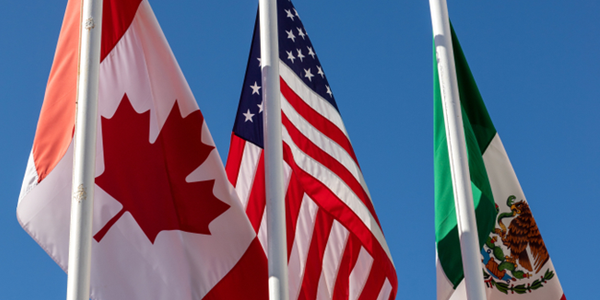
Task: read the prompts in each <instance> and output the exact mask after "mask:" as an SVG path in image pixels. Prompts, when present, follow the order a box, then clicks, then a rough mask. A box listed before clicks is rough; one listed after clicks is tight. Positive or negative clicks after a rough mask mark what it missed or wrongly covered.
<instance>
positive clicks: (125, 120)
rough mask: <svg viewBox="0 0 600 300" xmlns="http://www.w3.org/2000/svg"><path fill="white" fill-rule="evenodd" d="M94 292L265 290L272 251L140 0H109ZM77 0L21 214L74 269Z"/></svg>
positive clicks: (191, 294)
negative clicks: (71, 227)
mask: <svg viewBox="0 0 600 300" xmlns="http://www.w3.org/2000/svg"><path fill="white" fill-rule="evenodd" d="M103 5H104V8H103V21H102V46H101V47H102V48H101V60H100V75H99V95H98V114H99V115H98V132H97V143H96V153H97V154H96V174H95V176H96V187H95V192H94V193H95V194H94V198H95V203H94V218H93V235H94V239H93V241H92V244H93V245H92V275H91V295H90V297H91V298H92V299H111V300H112V299H127V300H132V299H222V298H227V299H241V298H244V299H253V298H256V299H265V298H266V297H267V270H266V263H265V262H266V257H265V255H264V253H263V251H262V248H261V246H260V243H259V242H258V239H257V238H256V233H255V231H254V230H253V228H252V226H251V224H250V222H249V221H248V218H247V217H246V214H245V212H244V210H243V208H242V207H241V205H240V202H239V201H238V200H237V194H236V192H235V191H234V190H233V188H232V187H231V185H230V184H229V182H228V180H227V177H226V175H225V170H224V168H223V165H222V162H221V159H220V157H219V154H218V152H217V151H216V149H215V146H214V142H213V140H212V137H211V135H210V133H209V131H208V128H207V126H206V123H205V122H204V118H203V116H202V114H201V112H200V110H199V109H198V105H197V104H196V101H195V99H194V96H193V95H192V92H191V90H190V88H189V86H188V84H187V82H186V80H185V78H184V76H183V74H182V72H181V70H180V68H179V66H178V64H177V61H176V60H175V57H174V56H173V53H172V52H171V49H170V47H169V45H168V43H167V40H166V39H165V36H164V35H163V33H162V30H161V29H160V26H159V24H158V22H157V20H156V18H155V16H154V13H153V12H152V9H151V8H150V5H149V3H148V1H146V0H144V1H141V0H120V1H119V0H104V4H103ZM79 24H80V1H78V0H70V1H69V2H68V5H67V10H66V13H65V18H64V21H63V27H62V29H61V33H60V37H59V41H58V45H57V50H56V54H55V58H54V63H53V66H52V70H51V73H50V78H49V80H48V86H47V89H46V95H45V99H44V104H43V107H42V111H41V113H40V119H39V123H38V128H37V132H36V136H35V139H34V143H33V148H32V152H31V155H30V157H29V162H28V165H27V170H26V174H25V178H24V181H23V187H22V189H21V195H20V196H19V203H18V207H17V216H18V219H19V222H20V223H21V225H22V226H23V228H24V229H25V230H26V231H27V232H28V233H29V234H30V235H31V236H32V237H33V238H34V239H35V240H36V241H37V242H38V243H39V244H40V246H41V247H42V248H44V250H46V252H47V253H48V254H49V255H50V256H51V257H52V259H54V260H55V261H56V262H57V263H58V264H59V265H60V267H61V268H63V269H64V270H67V262H68V241H69V219H70V217H69V216H70V204H71V200H70V199H71V177H72V175H71V172H72V164H73V156H72V147H73V130H74V122H75V98H76V88H77V87H76V84H77V77H76V75H77V59H78V46H79V41H78V38H79Z"/></svg>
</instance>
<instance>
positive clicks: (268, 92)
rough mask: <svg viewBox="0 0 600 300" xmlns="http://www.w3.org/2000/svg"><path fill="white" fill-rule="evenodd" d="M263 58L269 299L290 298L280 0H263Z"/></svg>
mask: <svg viewBox="0 0 600 300" xmlns="http://www.w3.org/2000/svg"><path fill="white" fill-rule="evenodd" d="M259 18H260V49H261V50H260V57H261V59H260V62H261V68H262V87H263V89H262V90H263V95H262V99H263V103H264V104H265V107H266V109H265V111H264V118H263V129H264V142H265V143H264V147H265V185H266V197H267V236H268V247H267V248H268V251H267V252H268V257H269V299H270V300H287V299H288V272H287V269H288V268H287V240H286V223H285V202H284V201H285V193H284V183H283V144H282V140H281V103H280V102H279V94H280V90H279V39H278V37H277V1H276V0H260V1H259Z"/></svg>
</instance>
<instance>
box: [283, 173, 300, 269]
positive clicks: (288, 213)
mask: <svg viewBox="0 0 600 300" xmlns="http://www.w3.org/2000/svg"><path fill="white" fill-rule="evenodd" d="M302 197H304V190H302V186H301V185H300V182H299V181H298V180H297V179H296V175H295V174H294V173H292V175H291V177H290V183H289V185H288V189H287V194H286V196H285V222H286V229H287V237H286V238H287V250H288V251H287V254H288V261H289V258H290V255H291V253H292V245H293V244H294V239H295V238H296V225H297V223H298V215H299V214H300V206H301V205H302Z"/></svg>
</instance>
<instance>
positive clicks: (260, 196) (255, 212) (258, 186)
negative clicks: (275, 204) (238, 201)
mask: <svg viewBox="0 0 600 300" xmlns="http://www.w3.org/2000/svg"><path fill="white" fill-rule="evenodd" d="M264 158H265V156H264V152H262V151H261V153H260V159H259V160H258V165H257V167H256V173H255V174H254V182H253V183H252V190H251V191H250V196H249V198H248V206H247V207H246V215H248V218H249V219H250V223H252V227H254V231H255V232H258V229H259V228H260V222H261V221H262V217H263V214H264V212H265V205H266V201H267V200H266V199H267V198H266V194H265V159H264ZM249 176H250V174H249Z"/></svg>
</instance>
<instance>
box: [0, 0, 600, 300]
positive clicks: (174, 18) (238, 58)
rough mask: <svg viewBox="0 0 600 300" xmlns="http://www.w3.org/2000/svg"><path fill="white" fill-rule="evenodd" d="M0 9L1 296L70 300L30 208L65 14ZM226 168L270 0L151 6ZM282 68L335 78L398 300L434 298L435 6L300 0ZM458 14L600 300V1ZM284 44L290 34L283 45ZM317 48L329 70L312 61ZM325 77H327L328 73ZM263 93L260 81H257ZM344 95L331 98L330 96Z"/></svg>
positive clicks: (574, 268)
mask: <svg viewBox="0 0 600 300" xmlns="http://www.w3.org/2000/svg"><path fill="white" fill-rule="evenodd" d="M66 3H67V1H66V0H60V1H39V0H33V1H4V2H3V3H2V9H1V10H0V41H1V42H0V43H1V44H0V56H1V59H0V105H1V108H0V120H1V122H2V124H1V126H0V137H1V140H2V143H1V145H2V146H0V185H1V190H2V191H3V193H2V200H1V201H0V203H1V204H0V205H1V206H0V237H1V238H2V239H1V241H2V242H1V244H0V270H1V271H0V299H7V300H12V299H18V300H21V299H49V300H55V299H65V298H66V286H67V276H66V274H65V273H64V272H63V271H62V270H61V269H60V268H59V267H58V266H57V265H56V264H55V263H54V262H53V261H52V259H50V257H49V256H48V255H47V254H46V253H45V252H44V251H43V249H42V248H41V247H39V246H38V245H37V244H36V243H35V241H34V240H33V239H32V238H31V237H30V236H28V235H27V233H25V231H24V230H23V229H22V228H21V227H20V225H19V223H18V222H17V219H16V216H15V215H16V205H17V200H18V196H19V192H20V189H21V182H22V179H23V175H24V173H25V166H26V164H27V159H28V157H29V153H30V151H31V146H32V143H33V137H34V134H35V129H36V126H37V118H38V116H39V112H40V109H41V105H42V101H43V97H44V91H45V87H46V83H47V80H48V75H49V72H50V67H51V65H52V60H53V57H54V50H55V47H56V42H57V39H58V35H59V32H60V28H61V24H62V19H63V15H64V11H65V7H66ZM150 4H151V5H152V7H153V10H154V12H155V14H156V16H157V18H158V21H159V23H160V24H161V26H162V28H163V31H164V33H165V36H166V38H167V40H168V41H169V43H170V45H171V48H172V50H173V52H174V54H175V57H176V58H177V60H178V62H179V65H180V66H181V68H182V70H183V73H184V75H185V77H186V79H187V81H188V83H189V84H190V87H191V89H192V91H193V92H194V95H195V96H196V99H197V101H198V104H199V106H200V109H201V110H202V113H203V115H204V117H205V119H206V122H207V124H208V128H209V129H210V131H211V133H212V136H213V139H214V140H215V143H216V145H217V149H218V151H219V153H220V155H221V158H222V159H223V160H224V161H225V159H226V158H227V152H228V149H229V141H230V137H231V131H232V127H233V122H234V120H235V119H236V117H238V116H236V111H237V107H238V103H239V99H240V92H241V91H242V88H246V89H248V88H250V90H251V92H252V94H253V96H254V97H256V100H257V101H256V103H254V104H253V106H252V107H251V108H250V109H249V110H248V111H246V109H244V112H246V114H244V115H243V116H242V118H245V119H246V120H247V122H248V123H247V124H250V122H253V123H254V124H256V122H257V119H258V118H262V115H263V114H262V112H263V111H262V105H263V104H262V103H261V98H260V97H261V96H262V95H261V94H262V92H263V90H262V89H261V86H262V84H261V82H255V83H254V81H253V82H250V83H249V85H250V86H245V87H244V86H243V82H244V74H245V72H246V67H247V66H248V64H250V65H251V67H253V68H255V67H256V66H258V65H260V60H258V61H257V60H255V59H256V58H251V59H250V62H249V61H248V55H249V52H250V45H251V41H252V34H253V29H254V21H255V17H256V11H257V6H258V1H232V0H222V1H164V0H150ZM294 5H295V7H296V9H297V11H294V10H290V11H286V12H285V14H286V15H285V17H287V18H291V19H293V20H299V19H300V17H301V20H302V24H303V25H304V27H303V28H295V27H292V28H289V29H287V30H288V32H287V33H286V34H285V36H283V37H284V38H285V39H289V41H290V42H292V41H295V43H298V45H300V43H305V42H304V41H303V40H304V39H305V38H306V41H308V37H309V35H310V42H311V43H312V44H311V45H308V46H310V47H308V48H307V46H306V45H304V44H302V45H303V46H302V47H299V46H298V47H294V48H289V49H286V51H288V52H285V56H284V57H282V60H287V61H288V63H289V64H294V65H298V66H300V64H308V63H311V65H310V66H309V65H302V66H303V68H302V69H301V70H300V71H301V73H302V74H301V75H299V76H301V78H303V80H304V81H305V82H315V81H319V82H321V81H325V80H326V81H327V85H326V86H323V90H322V91H320V92H319V93H321V96H322V97H324V98H325V97H327V98H330V99H333V97H334V94H335V102H336V104H337V106H338V108H339V111H340V113H341V115H342V118H343V120H344V123H345V126H346V129H347V132H348V134H349V136H350V140H351V141H352V144H353V147H354V150H355V152H356V156H357V158H358V161H359V163H360V166H361V169H362V171H363V175H364V178H365V181H366V183H367V185H368V187H369V191H370V194H371V197H372V199H373V202H374V206H375V210H376V212H377V214H378V217H379V220H380V222H381V225H382V228H383V232H384V234H385V237H386V240H387V242H388V245H389V248H390V251H391V254H392V257H393V259H394V263H395V266H396V269H397V272H398V283H399V288H398V296H397V299H435V286H436V283H435V247H434V243H435V232H434V207H433V195H434V192H433V188H434V186H433V180H434V179H433V105H432V104H433V58H432V51H433V50H432V29H431V20H430V13H429V3H428V1H392V2H388V1H362V2H357V1H342V0H332V1H317V0H295V1H294ZM448 6H449V10H450V18H451V19H452V23H453V25H454V28H455V30H456V32H457V35H458V38H459V40H460V42H461V45H462V48H463V50H464V52H465V55H466V57H467V60H468V62H469V65H470V68H471V71H472V72H473V75H474V77H475V80H476V81H477V85H478V87H479V90H480V91H481V94H482V96H483V99H484V101H485V103H486V105H487V108H488V111H489V113H490V115H491V118H492V121H493V122H494V125H495V127H496V129H497V130H498V133H499V134H500V135H501V136H502V142H503V144H504V146H505V148H506V151H507V152H508V156H509V158H510V159H511V162H512V164H513V167H514V169H515V171H516V174H517V176H518V178H519V180H520V183H521V186H522V187H523V190H524V192H525V195H526V196H527V200H528V201H529V204H530V206H531V210H532V212H533V215H534V217H535V218H536V222H537V224H538V226H539V229H540V231H541V234H542V236H543V238H544V240H545V243H546V246H547V248H548V251H549V253H550V257H551V259H552V262H553V263H554V266H555V268H556V274H557V276H558V278H559V280H560V282H561V284H562V287H563V290H564V292H565V295H566V297H567V299H571V300H573V299H596V298H598V296H597V291H596V290H595V286H596V284H595V281H596V276H595V275H596V268H597V266H598V263H597V258H596V251H594V249H597V248H598V246H599V245H600V242H599V239H598V237H599V236H600V235H599V234H598V229H600V225H598V222H597V214H598V212H599V211H600V184H599V182H600V172H599V171H598V170H599V169H600V159H599V155H598V154H599V153H600V135H599V134H598V131H599V130H600V117H599V116H598V115H599V114H600V101H599V100H600V89H598V86H599V85H600V74H599V73H598V70H600V55H599V52H598V49H600V34H599V32H600V21H598V17H597V15H598V12H600V2H598V1H595V0H581V1H543V2H535V3H534V2H528V1H518V2H511V1H470V2H465V1H449V3H448ZM280 38H281V37H280ZM315 53H318V64H316V63H313V61H314V59H315V57H316V56H314V55H315ZM325 74H326V75H325ZM252 83H254V85H252ZM332 91H333V92H332Z"/></svg>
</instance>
